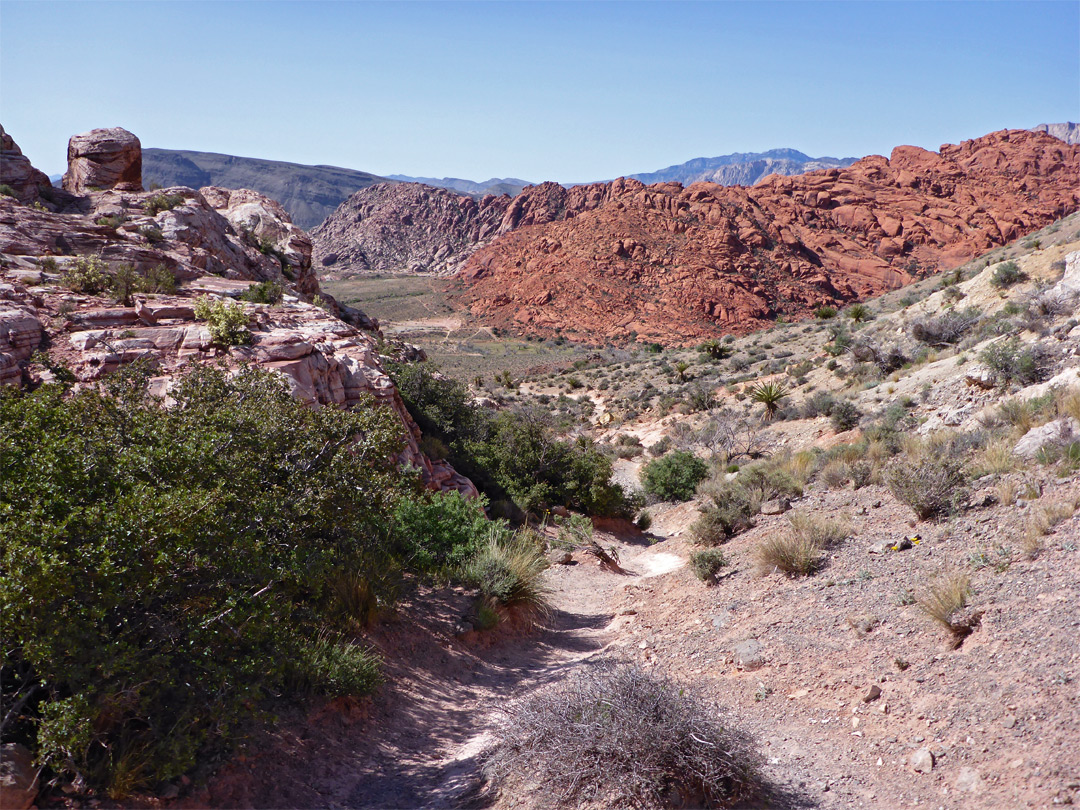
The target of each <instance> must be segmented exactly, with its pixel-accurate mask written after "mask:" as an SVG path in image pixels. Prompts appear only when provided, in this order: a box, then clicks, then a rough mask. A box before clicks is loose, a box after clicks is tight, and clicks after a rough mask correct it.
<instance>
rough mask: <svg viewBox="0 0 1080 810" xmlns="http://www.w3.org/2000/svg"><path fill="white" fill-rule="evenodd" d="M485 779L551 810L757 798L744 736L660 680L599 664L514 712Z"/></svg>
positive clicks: (633, 668) (754, 760) (627, 666)
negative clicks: (543, 799) (552, 808)
mask: <svg viewBox="0 0 1080 810" xmlns="http://www.w3.org/2000/svg"><path fill="white" fill-rule="evenodd" d="M495 737H496V745H495V747H494V748H493V749H492V751H491V753H489V754H488V755H487V758H486V762H485V770H486V772H487V775H488V777H489V778H490V780H491V783H492V784H493V785H494V786H495V788H496V789H497V790H500V791H504V792H511V791H513V792H515V793H518V792H521V791H525V790H528V792H529V793H530V794H531V795H533V796H546V797H548V799H549V801H547V802H542V803H543V804H546V805H548V806H551V805H554V806H563V807H580V806H583V805H586V804H592V803H596V804H599V805H603V806H605V807H635V808H659V807H666V806H671V805H677V806H684V807H685V806H690V807H701V806H709V807H727V806H730V805H732V804H734V803H736V802H739V801H742V800H744V799H747V798H749V797H751V796H753V795H754V794H755V793H757V789H758V785H759V781H758V756H757V754H756V753H755V751H754V747H753V745H752V743H751V740H750V739H749V737H747V736H746V735H744V734H742V733H740V732H738V731H735V730H733V729H732V728H729V727H728V726H726V725H725V724H723V723H721V722H720V721H719V720H718V719H717V713H716V711H715V709H714V708H713V707H710V706H707V705H706V704H704V703H703V702H701V701H699V700H697V699H695V698H694V697H693V696H692V695H691V694H690V693H688V692H687V691H686V690H685V689H683V688H681V687H680V686H678V685H677V684H675V683H674V682H672V681H671V680H669V679H668V678H667V677H666V676H664V675H661V674H658V673H655V672H645V671H644V670H642V669H641V668H640V667H638V666H637V665H636V664H632V663H623V662H616V661H610V660H607V661H597V662H593V663H589V664H586V665H583V666H582V667H581V668H579V669H578V670H577V672H575V673H574V674H572V675H571V676H569V677H568V678H566V679H565V680H563V681H560V682H559V683H557V684H555V685H553V686H550V687H548V688H545V689H542V690H540V691H538V692H536V693H534V694H532V695H530V696H528V697H526V698H525V699H524V700H521V701H519V702H517V703H515V704H513V705H512V706H511V707H510V708H509V709H508V710H507V711H506V716H505V719H504V720H503V722H502V723H501V724H500V726H499V728H498V729H497V730H496V734H495Z"/></svg>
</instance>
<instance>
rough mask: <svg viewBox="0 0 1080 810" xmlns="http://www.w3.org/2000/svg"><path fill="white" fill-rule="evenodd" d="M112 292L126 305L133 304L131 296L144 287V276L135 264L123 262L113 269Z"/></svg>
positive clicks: (118, 300)
mask: <svg viewBox="0 0 1080 810" xmlns="http://www.w3.org/2000/svg"><path fill="white" fill-rule="evenodd" d="M110 286H111V287H112V293H113V295H114V296H115V297H116V300H117V302H118V303H120V304H123V305H124V306H125V307H130V306H131V296H132V294H134V293H137V292H139V291H140V290H141V289H142V276H141V275H139V272H138V271H137V270H136V269H135V265H133V264H127V263H124V264H121V265H120V266H119V267H117V268H116V270H115V271H113V276H112V282H111V284H110Z"/></svg>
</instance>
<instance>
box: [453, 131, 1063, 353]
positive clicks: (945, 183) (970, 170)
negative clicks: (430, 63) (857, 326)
mask: <svg viewBox="0 0 1080 810" xmlns="http://www.w3.org/2000/svg"><path fill="white" fill-rule="evenodd" d="M1078 177H1080V147H1077V146H1074V145H1068V144H1065V143H1063V142H1062V141H1060V140H1058V139H1056V138H1053V137H1050V136H1049V135H1046V134H1042V133H1032V132H1028V131H1002V132H996V133H993V134H990V135H987V136H985V137H983V138H978V139H976V140H972V141H966V142H964V143H962V144H960V145H946V146H943V147H942V148H941V150H940V152H939V153H934V152H929V151H926V150H923V149H919V148H916V147H907V146H902V147H898V148H897V149H895V150H894V151H893V153H892V155H891V157H890V158H885V157H882V156H878V155H876V156H871V157H867V158H864V159H863V160H860V161H858V162H857V163H855V164H853V165H852V166H850V167H849V168H845V169H827V170H823V171H818V172H813V173H810V174H806V175H801V176H798V177H780V176H776V175H773V176H771V177H768V178H765V179H764V180H762V181H761V182H760V183H759V184H758V185H756V186H754V187H753V188H742V187H724V186H720V185H716V184H708V183H699V184H695V185H692V186H690V187H689V188H683V187H682V186H680V185H679V184H677V183H662V184H657V185H653V186H645V185H643V184H641V183H639V182H637V181H634V180H617V181H614V182H613V183H607V184H594V185H591V186H579V187H576V188H573V189H571V190H569V191H565V190H561V189H558V187H555V188H554V189H551V188H548V189H544V187H542V186H538V187H534V188H532V189H526V190H525V191H524V192H523V193H522V194H521V195H520V196H519V197H517V198H515V200H513V202H512V204H511V205H510V206H508V207H507V210H506V213H505V214H504V217H503V224H502V226H500V231H499V233H500V234H502V235H501V236H499V238H498V239H494V240H493V241H491V242H490V243H489V244H487V245H486V246H481V247H480V248H479V249H478V250H477V251H476V252H475V253H473V255H472V256H471V257H470V258H469V260H468V261H467V262H466V263H465V264H464V266H463V268H462V270H461V275H462V277H463V278H464V279H465V280H466V281H467V282H469V289H468V290H467V291H465V292H464V293H463V294H462V302H463V303H464V304H465V305H467V306H468V307H469V308H470V309H471V311H472V312H473V313H474V314H475V315H477V316H479V317H481V318H483V319H484V320H485V321H487V322H490V323H494V324H495V325H499V326H503V327H507V328H511V329H515V330H517V331H521V332H529V333H535V334H553V333H555V332H557V331H558V332H560V333H562V334H565V335H567V336H571V337H577V338H580V339H590V340H596V339H625V338H628V337H630V336H631V333H636V334H637V335H639V336H641V337H642V338H648V339H650V340H659V341H662V342H671V343H690V342H693V341H695V340H698V339H700V338H702V337H706V336H713V335H716V334H719V333H723V332H744V331H748V330H751V329H754V328H758V327H760V326H762V325H763V324H765V323H766V322H768V321H771V320H773V319H775V318H776V317H777V316H779V315H782V316H784V317H788V318H798V317H801V316H804V315H806V314H807V313H808V312H810V311H812V310H813V309H814V308H816V307H818V306H822V305H826V304H840V303H843V302H846V301H850V300H853V299H857V298H864V297H867V296H871V295H875V294H878V293H880V292H883V291H885V290H887V289H890V288H894V287H897V286H900V285H902V284H905V283H907V282H909V281H911V280H912V279H913V278H915V277H916V275H918V274H921V273H926V272H933V271H936V270H939V269H942V268H946V267H949V266H953V265H955V264H958V263H961V262H963V261H965V260H967V259H969V258H971V257H973V256H975V255H977V254H979V253H982V252H985V251H987V250H990V249H992V248H994V247H995V246H997V245H1002V244H1004V243H1006V242H1008V241H1011V240H1013V239H1015V238H1017V237H1019V236H1022V235H1023V234H1025V233H1028V232H1030V231H1033V230H1036V229H1038V228H1041V227H1043V226H1045V225H1047V224H1049V223H1050V222H1052V221H1054V220H1056V219H1058V218H1060V217H1062V216H1064V215H1066V214H1068V213H1070V212H1072V211H1075V210H1077V208H1078V207H1080V189H1078V187H1077V178H1078Z"/></svg>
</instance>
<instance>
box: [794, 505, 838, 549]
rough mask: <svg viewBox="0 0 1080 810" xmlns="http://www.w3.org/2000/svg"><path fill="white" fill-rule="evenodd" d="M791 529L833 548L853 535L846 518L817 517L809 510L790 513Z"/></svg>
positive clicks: (814, 541) (818, 543) (812, 540)
mask: <svg viewBox="0 0 1080 810" xmlns="http://www.w3.org/2000/svg"><path fill="white" fill-rule="evenodd" d="M788 522H789V523H791V531H792V532H793V533H794V534H796V535H798V536H799V537H803V538H805V539H807V540H809V541H810V542H812V543H816V544H817V545H818V546H820V547H821V548H823V549H826V548H831V547H832V546H835V545H837V544H838V543H840V542H842V541H844V540H846V539H847V538H848V537H849V536H850V535H851V526H850V525H849V524H848V522H847V521H846V520H843V519H840V520H832V519H830V518H823V517H817V516H816V515H811V514H810V513H809V512H792V513H791V514H790V515H788Z"/></svg>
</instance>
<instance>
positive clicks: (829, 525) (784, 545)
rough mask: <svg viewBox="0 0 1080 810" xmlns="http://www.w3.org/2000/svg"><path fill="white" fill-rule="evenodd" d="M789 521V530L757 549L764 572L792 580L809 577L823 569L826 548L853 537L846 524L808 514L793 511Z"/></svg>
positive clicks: (759, 562) (758, 559) (769, 539)
mask: <svg viewBox="0 0 1080 810" xmlns="http://www.w3.org/2000/svg"><path fill="white" fill-rule="evenodd" d="M788 521H789V523H790V524H791V526H790V528H789V529H788V530H787V531H781V532H778V533H776V534H774V535H773V536H772V537H769V538H768V539H767V540H764V541H763V542H762V543H761V545H759V546H758V548H757V561H758V566H759V567H760V568H761V569H762V570H763V571H782V572H783V573H785V574H787V575H788V576H790V577H797V576H809V575H810V574H813V573H814V572H815V571H817V570H818V568H820V567H821V562H822V559H823V557H824V553H825V549H827V548H829V547H830V546H834V545H836V544H837V543H839V542H841V541H842V540H844V539H845V538H846V537H847V536H848V535H849V534H850V528H849V526H848V525H847V523H845V522H844V521H841V520H830V519H828V518H820V517H816V516H814V515H811V514H809V513H806V512H792V513H791V515H789V516H788Z"/></svg>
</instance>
